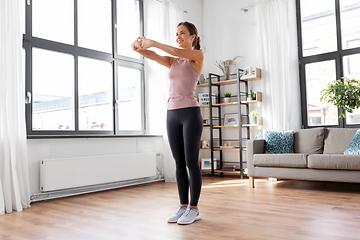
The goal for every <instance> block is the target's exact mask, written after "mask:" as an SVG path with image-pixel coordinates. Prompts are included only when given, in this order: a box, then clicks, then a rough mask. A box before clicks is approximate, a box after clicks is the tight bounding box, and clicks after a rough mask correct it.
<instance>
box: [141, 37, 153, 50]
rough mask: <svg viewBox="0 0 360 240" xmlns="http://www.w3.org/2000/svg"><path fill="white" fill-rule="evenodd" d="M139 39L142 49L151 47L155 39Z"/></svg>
mask: <svg viewBox="0 0 360 240" xmlns="http://www.w3.org/2000/svg"><path fill="white" fill-rule="evenodd" d="M139 41H140V46H141V48H142V49H148V48H151V47H154V45H155V44H154V43H155V41H153V40H151V39H146V38H141V39H139Z"/></svg>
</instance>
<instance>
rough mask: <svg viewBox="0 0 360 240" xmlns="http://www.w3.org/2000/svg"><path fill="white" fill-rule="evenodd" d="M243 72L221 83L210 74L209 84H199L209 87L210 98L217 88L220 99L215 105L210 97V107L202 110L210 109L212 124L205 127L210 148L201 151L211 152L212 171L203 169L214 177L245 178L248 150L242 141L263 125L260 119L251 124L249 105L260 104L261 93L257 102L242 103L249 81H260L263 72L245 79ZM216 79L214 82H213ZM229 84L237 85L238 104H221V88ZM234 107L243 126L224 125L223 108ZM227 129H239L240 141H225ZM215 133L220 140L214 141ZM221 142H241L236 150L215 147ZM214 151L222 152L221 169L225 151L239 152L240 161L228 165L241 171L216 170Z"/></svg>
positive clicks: (246, 93)
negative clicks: (237, 165)
mask: <svg viewBox="0 0 360 240" xmlns="http://www.w3.org/2000/svg"><path fill="white" fill-rule="evenodd" d="M241 71H242V70H241V69H237V77H236V79H231V80H224V81H220V78H221V77H220V75H217V74H213V73H210V74H209V83H203V84H199V85H198V87H208V88H209V96H212V90H213V89H212V87H216V88H217V89H216V90H217V99H218V103H213V102H212V97H210V99H209V105H202V106H201V107H202V108H209V111H210V124H209V126H205V127H204V129H210V148H201V150H210V152H211V169H208V170H207V169H205V170H204V169H203V170H202V171H203V172H211V175H212V176H214V174H215V173H220V174H239V175H240V178H241V179H242V178H243V175H244V168H243V163H244V161H243V156H242V154H243V151H246V148H244V147H243V146H242V141H244V140H248V139H250V128H251V127H254V126H259V125H262V119H261V118H259V119H258V123H257V124H249V117H248V115H249V104H253V103H258V102H261V101H262V96H261V93H260V92H259V93H258V94H257V98H256V100H251V101H246V100H245V101H242V100H241V99H242V98H244V97H245V98H247V97H248V95H249V94H248V82H249V81H254V80H259V79H261V70H260V69H259V68H256V69H255V74H253V75H251V76H247V77H243V78H241V75H240V72H241ZM213 79H214V80H213ZM241 83H244V84H245V89H244V91H241V87H240V86H241ZM229 84H236V85H237V95H236V96H234V97H237V102H231V103H221V102H220V99H221V97H220V87H221V86H223V85H229ZM232 105H233V106H234V105H237V106H238V111H237V114H238V123H239V124H240V125H241V126H239V125H234V126H224V125H222V122H224V121H222V120H221V119H222V118H221V116H222V114H221V109H222V107H223V106H232ZM242 105H245V106H246V111H242V109H241V106H242ZM213 108H214V109H215V111H217V116H218V117H213V116H214V115H213ZM245 117H246V124H241V123H242V121H241V120H242V119H243V118H245ZM214 123H217V125H214ZM227 128H233V129H237V130H238V132H239V133H238V134H239V135H238V136H239V137H238V139H236V140H223V137H222V135H223V133H222V130H223V129H227ZM243 129H246V132H247V135H246V136H247V137H246V138H243V137H242V133H243ZM214 131H218V135H219V138H217V139H214ZM215 141H216V142H219V145H220V146H222V143H223V142H225V141H238V142H239V146H238V147H235V148H221V147H220V146H214V142H215ZM214 151H219V152H220V159H219V162H220V169H221V168H222V166H223V165H224V164H223V163H224V162H225V161H223V154H222V153H223V151H239V161H237V162H229V161H226V163H240V169H236V170H235V171H223V170H217V169H214Z"/></svg>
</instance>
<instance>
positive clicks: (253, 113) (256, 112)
mask: <svg viewBox="0 0 360 240" xmlns="http://www.w3.org/2000/svg"><path fill="white" fill-rule="evenodd" d="M258 115H259V113H258V111H256V110H252V111H251V112H250V113H249V117H257V116H258Z"/></svg>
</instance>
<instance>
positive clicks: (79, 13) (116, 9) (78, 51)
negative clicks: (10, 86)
mask: <svg viewBox="0 0 360 240" xmlns="http://www.w3.org/2000/svg"><path fill="white" fill-rule="evenodd" d="M25 4H26V29H25V34H24V39H23V43H24V44H23V45H24V49H25V51H26V60H25V65H26V71H25V73H26V74H25V75H26V92H27V96H28V99H27V107H26V111H27V113H26V116H27V129H28V136H30V137H31V136H45V137H46V136H64V135H65V136H91V135H95V136H99V135H101V136H104V135H126V134H143V133H144V132H145V129H144V126H145V123H144V119H145V117H144V112H145V110H144V106H145V104H144V92H145V91H144V85H145V84H144V62H143V59H142V58H141V57H140V56H139V54H136V53H134V52H133V51H131V48H130V45H131V43H132V41H134V39H135V38H136V37H137V36H142V35H143V25H144V24H143V7H142V6H143V1H142V0H31V1H25Z"/></svg>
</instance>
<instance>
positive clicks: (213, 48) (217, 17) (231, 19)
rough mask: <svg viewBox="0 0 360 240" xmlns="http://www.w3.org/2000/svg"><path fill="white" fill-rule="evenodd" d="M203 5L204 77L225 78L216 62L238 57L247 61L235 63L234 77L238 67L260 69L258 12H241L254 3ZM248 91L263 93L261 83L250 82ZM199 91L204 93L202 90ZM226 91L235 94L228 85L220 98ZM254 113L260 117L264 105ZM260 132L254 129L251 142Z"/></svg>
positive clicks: (227, 0)
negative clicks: (256, 16)
mask: <svg viewBox="0 0 360 240" xmlns="http://www.w3.org/2000/svg"><path fill="white" fill-rule="evenodd" d="M203 4H204V7H203V31H204V33H203V35H204V37H203V43H204V50H205V65H204V70H203V72H204V75H205V77H207V76H208V74H209V73H210V72H211V73H216V74H220V75H222V72H221V71H220V69H219V68H218V67H216V66H215V62H216V61H219V60H226V59H232V58H234V57H235V56H242V57H244V58H238V59H237V60H236V67H234V68H233V71H232V73H236V68H237V67H238V68H245V67H253V68H255V67H258V68H261V66H260V64H261V62H260V54H259V51H258V40H257V29H256V18H255V8H254V7H252V8H250V9H249V10H248V12H246V13H245V12H243V11H241V8H244V7H248V6H253V5H254V4H255V0H241V1H239V0H221V1H217V0H203ZM249 89H252V90H254V91H261V80H258V81H253V82H250V83H249ZM199 91H200V92H203V91H204V90H201V89H199ZM206 91H207V90H206ZM227 91H229V92H231V93H232V94H235V93H236V89H235V88H234V86H233V85H227V86H224V87H222V88H221V95H223V93H225V92H227ZM252 109H256V110H258V112H259V113H260V115H261V105H260V106H258V105H254V104H251V105H250V111H251V110H252ZM223 112H237V109H236V106H234V107H226V109H224V111H223ZM261 132H262V130H261V129H257V128H252V131H251V138H254V137H255V136H256V135H257V134H258V133H261Z"/></svg>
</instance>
